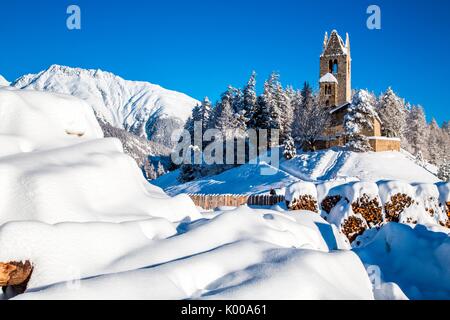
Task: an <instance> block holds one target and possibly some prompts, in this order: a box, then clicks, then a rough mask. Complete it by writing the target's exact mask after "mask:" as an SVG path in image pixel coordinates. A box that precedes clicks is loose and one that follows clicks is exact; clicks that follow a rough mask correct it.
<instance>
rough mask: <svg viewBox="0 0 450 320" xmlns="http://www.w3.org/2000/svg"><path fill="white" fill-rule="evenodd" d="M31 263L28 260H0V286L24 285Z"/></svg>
mask: <svg viewBox="0 0 450 320" xmlns="http://www.w3.org/2000/svg"><path fill="white" fill-rule="evenodd" d="M32 272H33V265H32V264H31V262H30V261H28V260H27V261H25V262H14V261H13V262H8V263H1V262H0V286H2V287H9V286H25V287H26V285H27V284H28V281H29V280H30V277H31V274H32Z"/></svg>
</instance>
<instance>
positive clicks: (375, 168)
mask: <svg viewBox="0 0 450 320" xmlns="http://www.w3.org/2000/svg"><path fill="white" fill-rule="evenodd" d="M267 166H268V165H267V164H266V163H261V164H258V165H249V164H246V165H243V166H241V167H237V168H234V169H231V170H228V171H226V172H224V173H221V174H219V175H216V176H210V177H205V178H202V179H198V180H195V181H192V182H188V183H185V184H180V183H179V182H178V181H177V179H176V178H177V176H178V175H179V171H174V172H172V173H170V174H169V175H167V176H162V177H160V178H159V179H157V180H155V181H153V183H154V184H155V185H157V186H159V187H161V188H162V189H164V190H165V191H166V192H167V193H168V194H170V195H177V194H180V193H203V194H223V193H233V194H255V193H267V192H268V191H270V190H271V189H283V188H285V187H287V186H289V185H290V184H291V183H292V182H295V181H298V180H304V181H310V182H315V183H321V182H324V181H338V182H339V183H344V182H349V181H372V182H378V181H383V180H400V181H404V182H407V183H436V182H438V181H439V179H438V178H437V177H436V176H435V175H434V174H433V173H431V172H430V171H428V170H426V169H424V168H423V167H421V166H419V165H417V164H416V163H415V162H414V161H411V160H410V159H409V158H408V157H407V156H406V155H404V154H403V153H399V152H380V153H375V152H368V153H355V152H349V151H342V150H325V151H318V152H309V153H302V154H299V155H298V156H296V157H295V158H293V159H291V160H288V161H286V160H282V161H281V162H280V167H279V168H273V167H271V169H272V171H273V172H274V174H273V175H261V170H262V169H264V168H266V167H267Z"/></svg>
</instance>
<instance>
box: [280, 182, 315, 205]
mask: <svg viewBox="0 0 450 320" xmlns="http://www.w3.org/2000/svg"><path fill="white" fill-rule="evenodd" d="M302 196H311V197H312V198H314V199H317V189H316V186H315V185H314V183H311V182H303V181H300V182H294V183H293V184H291V185H290V186H288V187H287V188H286V193H285V200H286V201H288V202H291V201H293V200H295V199H300V198H301V197H302Z"/></svg>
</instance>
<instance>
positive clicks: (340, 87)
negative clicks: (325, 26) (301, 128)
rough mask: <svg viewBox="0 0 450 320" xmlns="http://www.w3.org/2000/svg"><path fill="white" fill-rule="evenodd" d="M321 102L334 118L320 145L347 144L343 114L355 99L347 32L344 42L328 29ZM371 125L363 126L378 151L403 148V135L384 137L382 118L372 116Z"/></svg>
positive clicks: (322, 147) (320, 81) (321, 72)
mask: <svg viewBox="0 0 450 320" xmlns="http://www.w3.org/2000/svg"><path fill="white" fill-rule="evenodd" d="M319 89H320V91H319V106H320V107H321V108H326V109H327V110H328V112H329V113H330V115H331V121H330V124H329V126H328V127H327V128H325V129H324V132H323V136H322V138H321V139H320V140H319V141H318V142H317V144H316V147H317V148H318V149H326V148H331V147H336V146H344V145H345V144H346V143H347V141H346V138H345V135H344V118H345V115H346V113H347V112H348V107H349V106H350V104H351V101H352V57H351V50H350V37H349V35H348V34H346V39H345V43H344V40H343V39H342V38H341V36H340V35H339V34H338V33H337V31H336V30H333V31H332V32H331V34H330V36H328V33H325V38H324V41H323V51H322V54H321V55H320V80H319ZM372 121H373V123H372V126H371V127H367V128H363V134H364V135H365V136H366V137H367V138H368V140H369V142H370V145H371V147H372V149H373V151H375V152H381V151H400V139H397V138H388V137H383V136H382V134H381V120H380V119H379V118H378V117H374V118H373V119H372Z"/></svg>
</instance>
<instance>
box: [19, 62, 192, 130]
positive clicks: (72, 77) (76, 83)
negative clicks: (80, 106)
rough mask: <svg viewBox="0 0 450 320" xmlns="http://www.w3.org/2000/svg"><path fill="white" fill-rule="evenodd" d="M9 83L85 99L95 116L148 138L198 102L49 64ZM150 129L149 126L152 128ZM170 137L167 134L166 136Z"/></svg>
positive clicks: (150, 86) (144, 85)
mask: <svg viewBox="0 0 450 320" xmlns="http://www.w3.org/2000/svg"><path fill="white" fill-rule="evenodd" d="M12 86H14V87H17V88H20V89H25V88H27V89H35V90H42V91H50V92H55V93H63V94H69V95H72V96H75V97H78V98H81V99H83V100H85V101H86V102H87V103H88V104H89V105H90V106H91V107H92V108H93V109H94V111H95V112H96V114H97V116H99V117H100V118H102V119H103V120H105V121H106V122H108V123H110V124H111V125H113V126H114V127H117V128H121V129H126V130H127V131H130V132H132V133H134V134H137V135H139V136H143V137H147V138H149V139H150V138H151V136H152V135H153V134H156V135H157V134H158V133H157V132H151V131H153V130H162V128H161V126H162V125H164V124H166V125H167V124H168V122H165V121H167V119H168V118H171V119H173V120H174V121H175V122H179V123H178V125H179V126H180V125H182V124H183V123H184V122H185V121H186V120H187V118H188V117H189V116H190V114H191V111H192V109H193V108H194V107H195V106H196V105H197V104H199V102H198V101H197V100H195V99H192V98H190V97H188V96H187V95H185V94H182V93H179V92H176V91H170V90H167V89H164V88H162V87H160V86H158V85H154V84H151V83H148V82H138V81H126V80H124V79H122V78H120V77H118V76H116V75H114V74H112V73H109V72H104V71H101V70H85V69H80V68H70V67H65V66H59V65H53V66H51V67H50V68H49V69H47V70H45V71H42V72H40V73H38V74H29V75H25V76H23V77H21V78H19V79H17V80H16V81H15V82H14V83H13V84H12ZM152 128H153V129H152ZM167 138H170V135H169V136H168V137H167Z"/></svg>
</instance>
